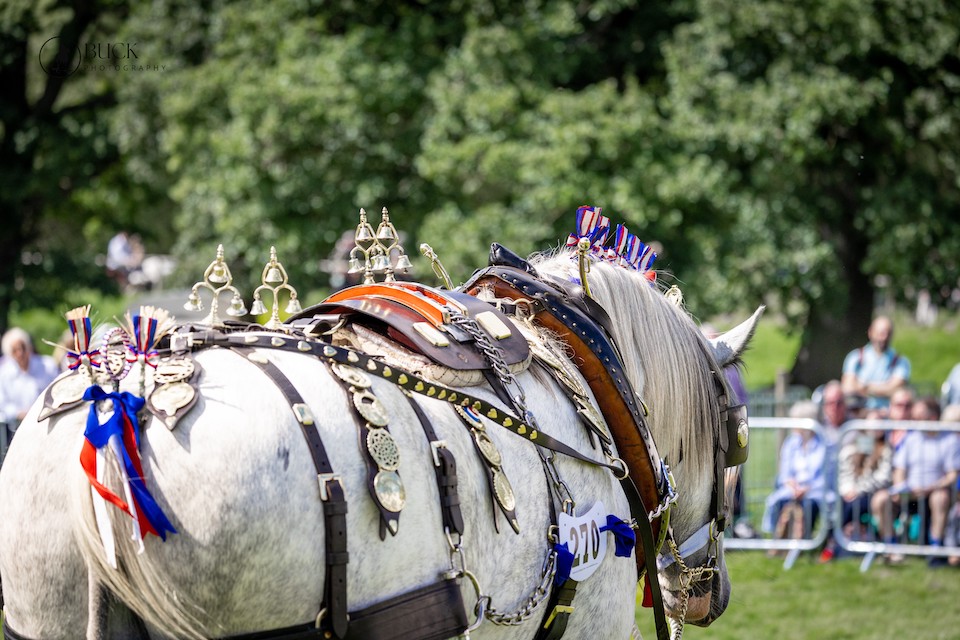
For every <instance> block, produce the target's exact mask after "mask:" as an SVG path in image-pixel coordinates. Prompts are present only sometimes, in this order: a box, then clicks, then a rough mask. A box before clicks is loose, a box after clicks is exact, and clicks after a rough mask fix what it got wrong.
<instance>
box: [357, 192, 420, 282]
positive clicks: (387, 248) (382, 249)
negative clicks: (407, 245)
mask: <svg viewBox="0 0 960 640" xmlns="http://www.w3.org/2000/svg"><path fill="white" fill-rule="evenodd" d="M380 215H381V219H380V224H379V225H378V226H377V231H376V233H374V231H373V227H372V226H371V225H370V223H369V222H368V221H367V212H366V211H365V210H363V209H360V223H359V224H358V225H357V231H356V233H355V234H354V242H355V243H356V246H355V247H354V248H353V249H351V250H350V262H349V265H350V266H349V269H347V273H363V284H373V283H374V282H376V279H375V278H374V274H375V273H382V274H384V276H383V281H384V282H395V281H396V276H395V275H394V273H395V272H396V271H402V272H406V271H407V270H408V269H410V268H411V267H412V266H413V265H412V264H411V263H410V258H409V257H408V256H407V254H406V253H405V252H404V250H403V247H402V246H400V234H398V233H397V228H396V227H394V226H393V223H392V222H390V215H389V213H388V212H387V208H386V207H384V208H383V209H382V210H381V212H380ZM394 251H396V252H397V253H398V255H397V262H396V264H393V253H394Z"/></svg>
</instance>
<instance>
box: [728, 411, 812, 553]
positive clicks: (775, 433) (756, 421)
mask: <svg viewBox="0 0 960 640" xmlns="http://www.w3.org/2000/svg"><path fill="white" fill-rule="evenodd" d="M794 429H800V430H809V431H814V432H816V433H817V434H820V435H822V431H821V427H820V425H819V424H818V423H817V421H816V420H809V419H801V418H769V417H759V418H756V417H753V416H751V417H750V457H749V459H748V460H747V462H746V464H745V465H743V467H742V468H741V470H740V477H741V483H742V485H743V486H742V493H741V496H742V497H741V502H740V504H741V508H740V513H739V515H736V514H735V515H734V516H733V518H734V522H733V526H732V527H731V526H728V527H727V533H726V534H725V535H724V548H726V549H752V550H762V551H766V552H767V553H768V554H770V555H774V554H776V555H784V556H785V557H784V562H783V567H784V569H789V568H790V567H792V566H793V564H794V562H796V560H797V558H798V557H799V556H800V554H801V553H802V552H804V551H812V550H814V549H818V548H819V547H820V546H821V545H823V543H824V541H825V540H826V539H827V534H828V532H829V526H828V524H829V520H830V518H829V514H830V510H829V508H828V502H827V500H826V499H825V498H824V499H822V500H818V501H817V506H818V510H819V512H820V515H819V517H818V518H817V519H816V520H815V521H814V520H813V517H812V512H811V511H808V510H805V511H804V515H803V517H804V523H803V535H802V537H799V538H774V537H772V536H771V535H770V534H766V533H762V532H761V531H760V522H761V518H762V516H763V512H764V509H765V502H766V498H767V496H768V495H769V494H770V493H772V492H773V490H774V488H775V485H776V479H777V471H778V466H779V461H780V447H781V445H782V444H783V441H784V439H785V438H786V436H787V435H788V434H789V432H790V431H792V430H794ZM744 523H749V526H750V528H751V529H752V530H753V532H754V533H755V534H756V537H737V536H736V535H735V534H736V532H737V531H739V530H741V527H742V525H743V524H744ZM738 525H739V526H738ZM731 533H733V534H734V535H731Z"/></svg>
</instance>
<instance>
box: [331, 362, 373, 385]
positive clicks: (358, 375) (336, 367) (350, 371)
mask: <svg viewBox="0 0 960 640" xmlns="http://www.w3.org/2000/svg"><path fill="white" fill-rule="evenodd" d="M330 369H332V370H333V373H334V374H336V376H337V377H338V378H340V379H341V380H343V381H344V382H346V383H347V384H349V385H351V386H353V387H356V388H357V389H369V388H370V385H371V382H370V377H369V376H368V375H367V374H365V373H364V372H363V371H360V370H359V369H354V368H353V367H348V366H345V365H342V364H340V363H338V362H334V363H333V364H332V365H330Z"/></svg>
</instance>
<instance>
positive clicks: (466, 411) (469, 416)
mask: <svg viewBox="0 0 960 640" xmlns="http://www.w3.org/2000/svg"><path fill="white" fill-rule="evenodd" d="M453 408H454V409H455V410H456V411H457V413H459V414H460V417H461V418H464V419H465V420H467V421H469V422H470V423H472V424H474V425H476V427H477V428H478V429H483V421H482V420H480V416H478V415H477V414H476V413H474V412H473V410H472V409H470V408H468V407H464V406H461V405H458V404H455V405H453Z"/></svg>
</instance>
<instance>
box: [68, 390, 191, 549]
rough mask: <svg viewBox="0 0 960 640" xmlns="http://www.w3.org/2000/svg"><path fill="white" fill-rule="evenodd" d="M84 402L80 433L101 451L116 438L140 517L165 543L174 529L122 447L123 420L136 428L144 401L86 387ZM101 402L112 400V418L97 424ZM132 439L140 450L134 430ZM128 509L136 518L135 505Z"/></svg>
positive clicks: (134, 396) (132, 396)
mask: <svg viewBox="0 0 960 640" xmlns="http://www.w3.org/2000/svg"><path fill="white" fill-rule="evenodd" d="M83 399H84V400H86V401H88V402H90V403H91V404H90V413H89V414H87V428H86V429H85V430H84V432H83V435H84V437H86V439H87V440H89V441H90V444H92V445H93V446H94V447H96V448H97V449H101V448H103V447H104V446H105V445H106V444H107V443H108V442H109V441H110V438H111V436H114V435H115V436H117V437H119V439H120V443H121V447H120V449H121V451H122V452H123V468H124V469H125V470H126V472H127V476H128V477H129V479H130V490H131V492H132V494H133V498H134V500H136V502H137V506H139V507H140V510H141V511H142V512H143V515H144V516H145V517H146V519H147V520H148V521H149V522H150V525H151V526H152V527H153V529H154V530H155V531H156V532H157V535H158V536H160V538H161V539H163V540H164V541H166V539H167V533H168V532H169V533H176V532H177V530H176V529H174V528H173V525H172V524H171V523H170V521H169V520H168V519H167V516H166V515H164V513H163V510H162V509H161V508H160V505H158V504H157V502H156V500H154V499H153V496H151V495H150V491H149V490H148V489H147V485H146V483H145V482H144V480H143V477H142V476H141V475H140V472H138V471H137V468H136V466H134V463H133V459H132V458H131V457H130V452H129V451H127V448H126V446H123V430H124V421H123V418H124V416H126V417H127V419H128V420H130V424H131V425H136V424H137V412H138V411H140V409H142V408H143V405H144V404H145V403H146V401H145V400H144V399H143V398H141V397H140V396H137V395H134V394H132V393H130V392H128V391H124V392H122V393H116V392H113V393H107V392H106V391H104V390H103V389H101V388H100V386H99V385H96V384H95V385H91V386H90V387H87V390H86V391H84V392H83ZM102 400H111V401H112V402H113V415H112V416H110V418H109V419H108V420H107V421H106V422H104V423H103V424H100V417H99V415H98V414H97V403H98V402H100V401H102ZM133 437H134V441H135V443H136V447H137V450H139V449H140V434H139V433H138V432H137V429H133ZM130 508H131V511H132V514H131V515H133V517H134V518H136V511H135V510H134V505H130Z"/></svg>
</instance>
